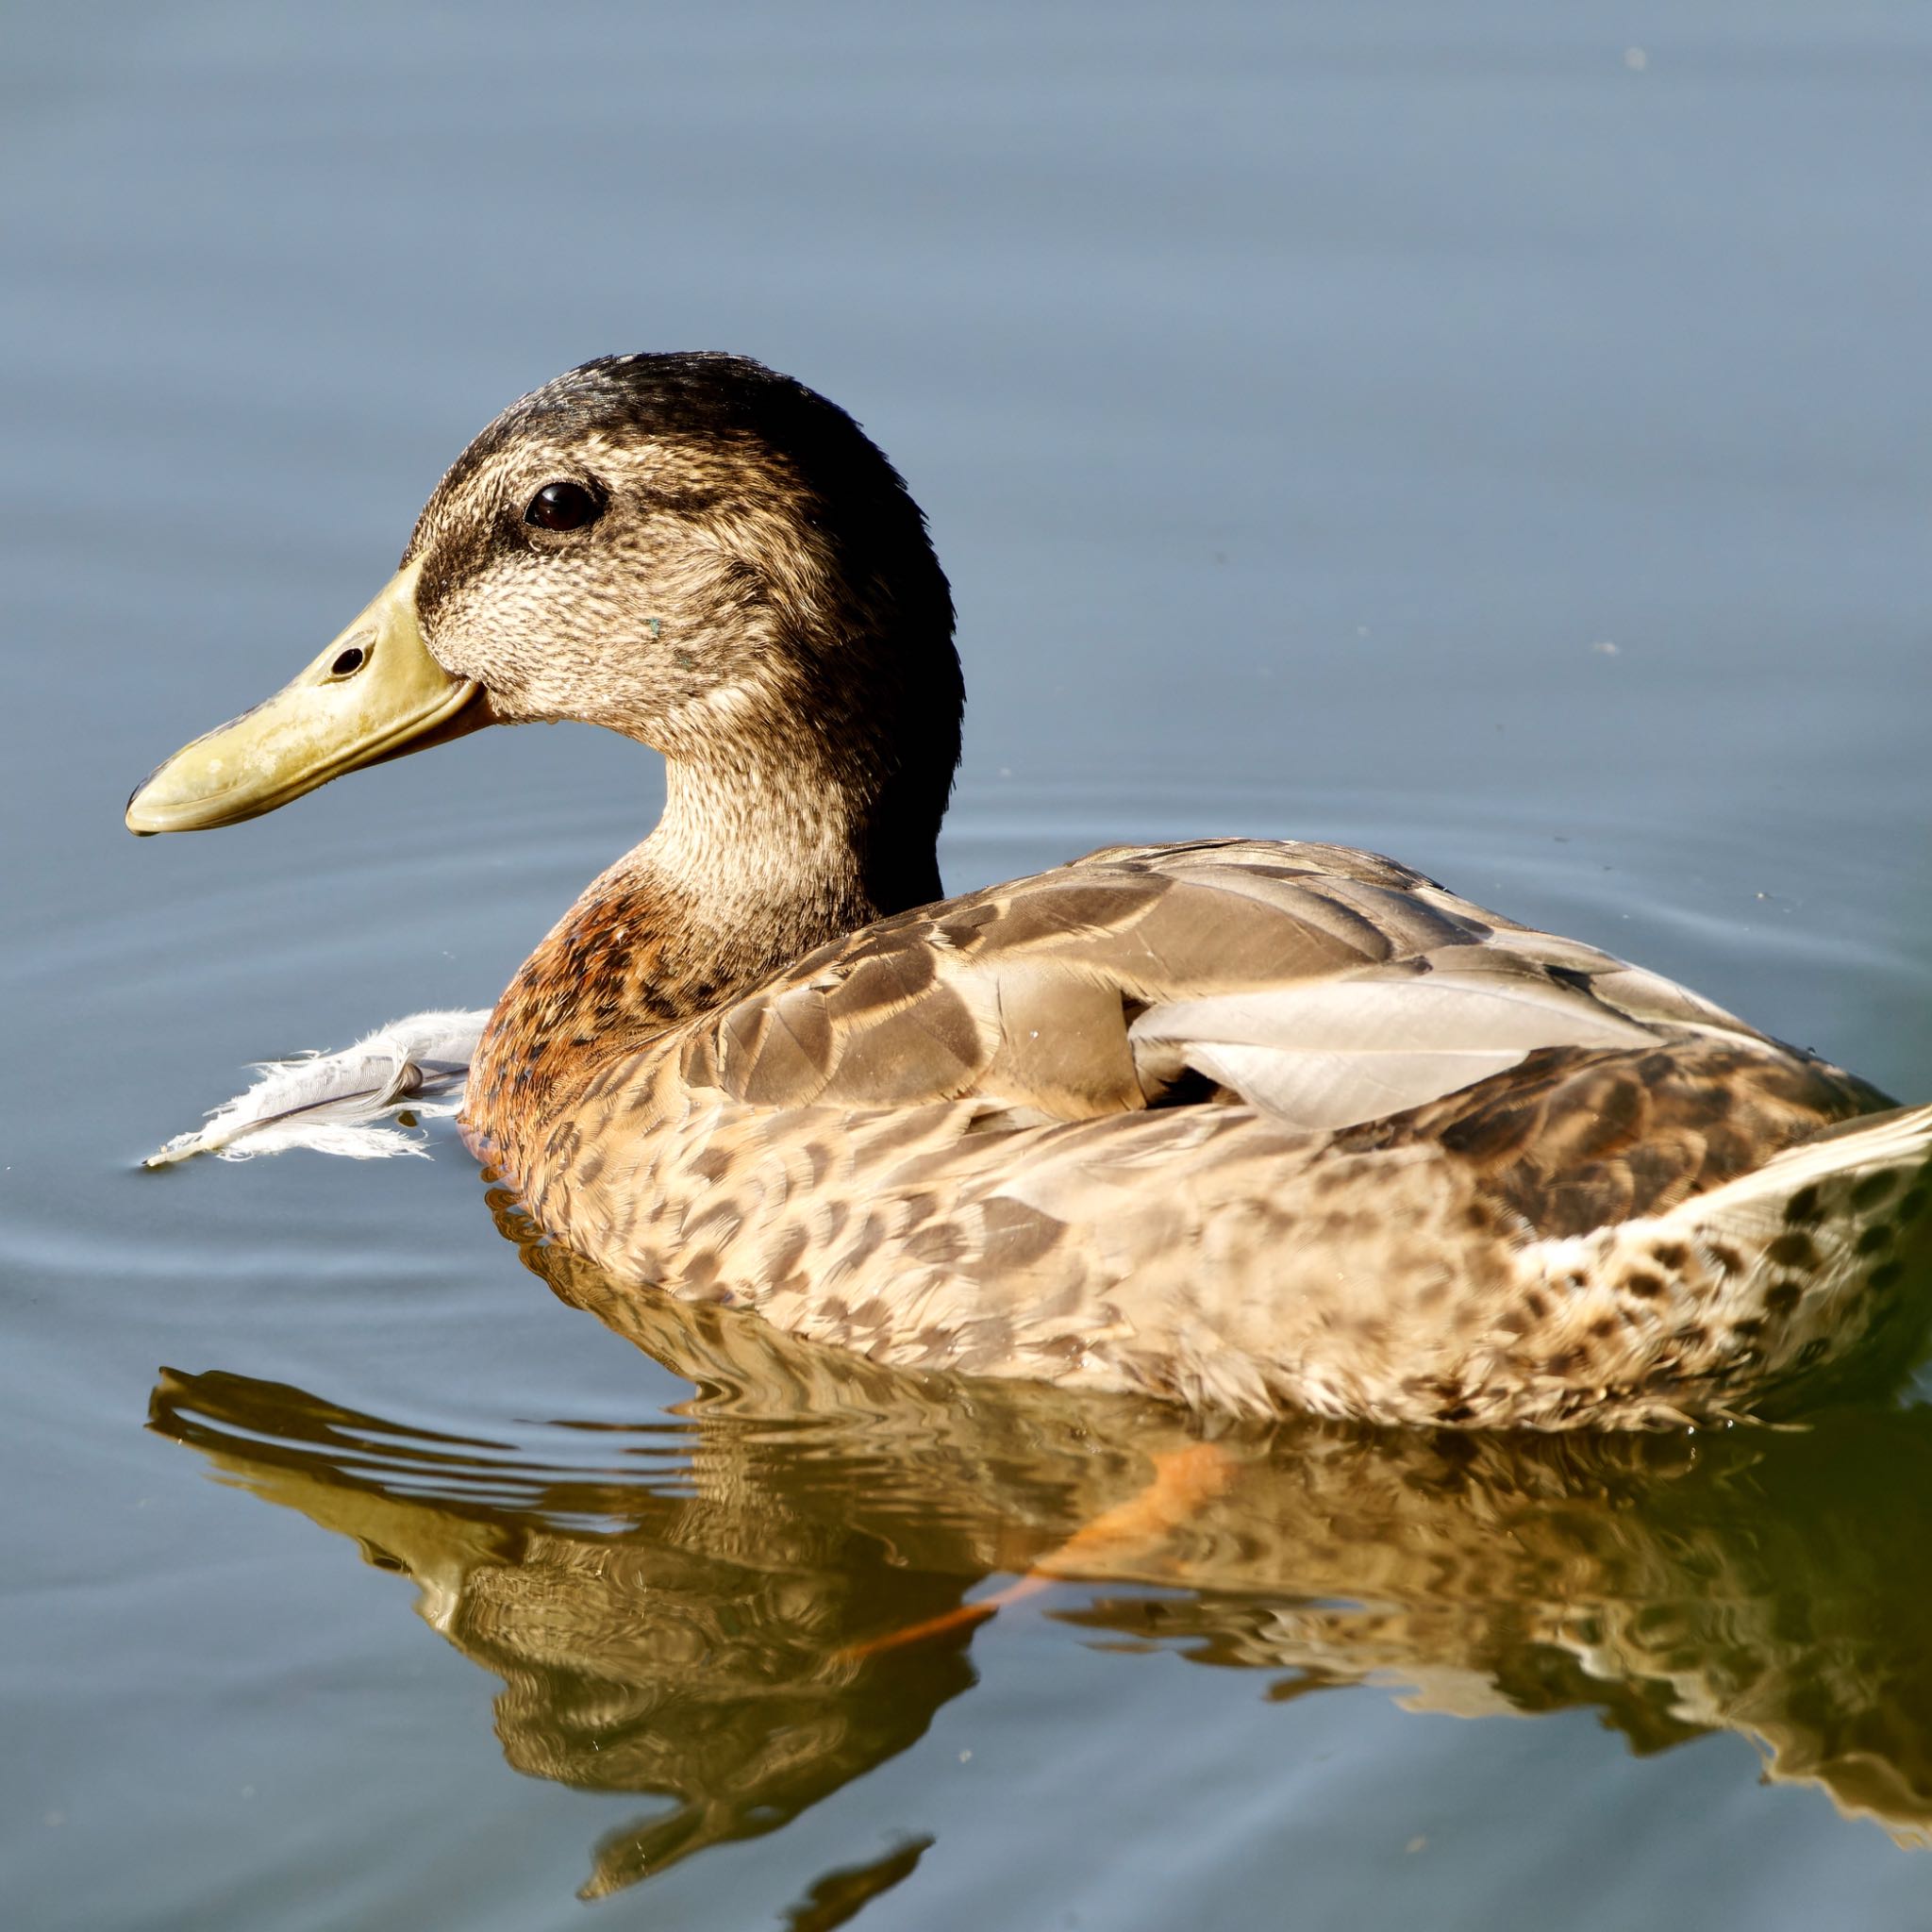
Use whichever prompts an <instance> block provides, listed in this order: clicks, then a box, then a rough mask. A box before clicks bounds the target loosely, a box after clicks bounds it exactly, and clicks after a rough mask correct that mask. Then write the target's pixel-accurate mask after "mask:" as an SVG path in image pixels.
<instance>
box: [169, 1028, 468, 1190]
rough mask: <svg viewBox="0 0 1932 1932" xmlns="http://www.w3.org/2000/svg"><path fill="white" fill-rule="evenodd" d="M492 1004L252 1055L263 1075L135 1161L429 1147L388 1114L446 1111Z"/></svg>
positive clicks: (385, 1152)
mask: <svg viewBox="0 0 1932 1932" xmlns="http://www.w3.org/2000/svg"><path fill="white" fill-rule="evenodd" d="M489 1018H490V1009H489V1008H487V1007H486V1008H478V1009H477V1010H475V1011H474V1012H437V1013H412V1014H410V1015H409V1017H408V1019H404V1020H395V1021H391V1023H390V1024H389V1025H387V1026H381V1027H378V1028H377V1029H376V1030H375V1032H374V1033H371V1034H369V1035H368V1036H367V1037H366V1038H365V1039H362V1040H358V1041H357V1042H356V1043H355V1045H353V1046H348V1047H344V1048H343V1049H342V1050H341V1052H340V1053H327V1054H324V1053H314V1054H303V1055H300V1056H298V1057H297V1058H293V1059H286V1060H263V1061H258V1062H257V1071H258V1072H259V1073H260V1074H261V1078H260V1079H259V1080H258V1081H257V1082H256V1083H255V1085H254V1086H253V1087H251V1088H249V1089H248V1091H246V1092H245V1093H240V1094H237V1095H236V1097H235V1098H234V1099H233V1100H230V1101H227V1102H225V1104H224V1105H223V1106H221V1107H218V1108H215V1109H214V1110H213V1111H212V1112H211V1113H210V1114H209V1115H208V1124H207V1125H206V1126H203V1127H199V1128H195V1129H193V1130H192V1131H190V1132H188V1133H185V1134H176V1135H175V1138H174V1139H173V1140H172V1141H167V1142H166V1143H165V1144H164V1145H162V1146H161V1147H158V1148H157V1149H156V1151H155V1152H154V1153H152V1154H150V1155H149V1156H148V1157H147V1158H146V1159H145V1160H144V1161H142V1166H143V1167H169V1166H172V1165H173V1164H174V1163H175V1161H177V1160H187V1159H189V1158H192V1156H194V1155H197V1154H216V1155H219V1156H220V1157H221V1158H223V1159H224V1160H248V1159H251V1158H253V1157H254V1156H256V1155H258V1154H279V1153H281V1152H283V1151H284V1150H285V1149H287V1148H290V1147H309V1148H313V1149H315V1150H316V1151H317V1152H319V1153H323V1154H341V1155H346V1156H347V1157H348V1158H351V1159H353V1160H374V1159H380V1158H384V1157H386V1156H390V1155H396V1154H418V1155H425V1156H426V1155H427V1152H428V1150H427V1149H426V1148H425V1146H424V1144H423V1142H422V1141H420V1140H419V1139H417V1138H416V1137H415V1136H414V1135H412V1134H410V1133H408V1132H407V1131H405V1130H404V1129H403V1128H402V1127H397V1126H391V1125H389V1124H388V1123H389V1122H391V1121H392V1120H394V1119H396V1118H397V1117H398V1116H399V1115H402V1114H404V1113H408V1114H409V1115H412V1116H413V1117H414V1118H415V1119H417V1120H437V1119H441V1118H444V1117H446V1116H448V1115H450V1114H454V1113H455V1112H456V1111H457V1109H458V1108H460V1107H461V1106H462V1104H463V1090H464V1086H465V1083H466V1082H467V1081H468V1079H469V1074H470V1062H471V1060H472V1058H474V1057H475V1051H476V1042H477V1041H478V1040H479V1039H480V1038H481V1036H482V1032H483V1028H484V1025H485V1024H486V1023H487V1022H488V1021H489Z"/></svg>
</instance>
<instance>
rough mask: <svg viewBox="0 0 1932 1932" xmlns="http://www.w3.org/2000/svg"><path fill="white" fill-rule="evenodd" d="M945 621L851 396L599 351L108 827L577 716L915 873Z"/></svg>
mask: <svg viewBox="0 0 1932 1932" xmlns="http://www.w3.org/2000/svg"><path fill="white" fill-rule="evenodd" d="M952 625H953V612H952V600H951V596H950V593H949V591H948V589H947V585H946V580H945V577H944V575H942V573H941V570H940V567H939V564H938V562H937V560H936V558H934V556H933V552H932V547H931V545H930V543H929V542H928V541H927V539H926V535H925V528H924V519H923V518H922V516H921V514H920V512H919V509H918V508H917V507H916V505H915V504H914V503H913V502H912V499H911V498H910V497H909V496H908V494H907V491H906V488H905V485H904V484H903V483H902V481H901V480H900V478H899V476H898V475H897V473H896V472H895V471H894V470H893V469H892V467H891V464H890V463H889V462H888V461H887V460H886V458H885V457H884V456H883V455H882V454H881V453H880V452H879V451H878V450H877V449H876V448H875V447H874V445H873V443H872V442H871V441H868V440H867V438H866V437H865V435H864V434H863V432H862V431H861V430H860V429H859V428H858V425H857V424H856V423H854V422H853V421H852V419H851V418H850V417H849V416H847V415H846V414H845V413H844V412H843V411H842V410H841V409H839V408H836V407H835V406H834V405H833V404H831V403H829V402H827V401H826V400H825V399H824V397H822V396H820V395H817V394H816V393H814V392H813V391H810V390H808V389H807V388H806V387H805V386H804V385H803V384H800V383H797V382H794V381H792V380H791V379H790V378H789V377H787V376H783V375H777V374H775V373H774V372H773V371H772V370H769V369H767V368H765V367H763V366H762V365H761V364H759V363H758V362H754V361H751V360H749V359H748V358H743V357H738V356H727V355H713V354H704V355H654V356H619V357H608V358H603V359H601V360H598V361H595V362H588V363H586V364H584V365H583V366H582V367H581V368H578V369H574V370H571V371H570V372H568V373H567V374H566V375H560V376H558V377H557V378H556V380H555V381H552V382H549V383H546V384H545V385H544V386H543V387H542V388H541V389H540V390H537V391H534V392H533V393H531V394H529V395H527V396H525V397H524V398H523V399H522V400H521V401H520V402H518V403H515V404H513V405H512V406H511V407H510V408H508V409H507V410H505V411H504V413H503V414H502V415H501V416H499V417H498V418H497V419H496V421H495V422H493V423H492V424H491V425H490V426H489V427H488V428H487V429H485V430H484V431H483V433H482V434H481V435H480V436H478V437H477V438H476V440H475V441H474V442H472V443H471V445H470V446H469V448H468V449H466V450H465V451H464V452H463V454H462V455H461V456H460V457H459V458H458V459H457V461H456V463H455V465H454V466H453V467H452V468H451V470H450V471H449V473H448V475H445V476H444V477H443V479H442V481H441V484H440V485H439V486H438V488H437V490H436V492H435V494H434V495H432V496H431V498H430V499H429V502H428V504H427V505H426V507H425V509H424V511H423V513H422V516H421V517H420V519H419V520H418V522H417V525H416V529H415V533H414V535H413V536H412V537H411V538H410V540H409V545H408V550H407V551H406V552H405V553H404V556H403V560H402V565H401V568H400V569H399V570H398V572H397V574H396V575H395V576H394V577H393V578H391V581H390V582H389V584H388V585H386V586H385V587H384V589H383V590H382V591H380V592H379V594H378V595H377V596H376V598H375V601H374V602H373V603H372V604H370V606H369V607H368V608H367V609H365V610H364V611H363V612H362V613H361V614H360V615H359V616H358V618H357V619H356V620H355V621H354V623H352V624H351V625H349V626H348V628H347V629H345V630H344V631H343V632H342V633H341V636H339V637H338V638H336V639H335V640H334V641H332V642H331V643H330V644H329V645H328V646H327V647H326V648H325V650H324V651H323V652H322V654H321V655H320V656H319V657H318V658H316V659H315V660H314V661H313V662H312V663H311V664H309V665H308V668H307V669H306V670H304V671H303V672H302V673H301V674H300V675H298V676H296V678H295V679H294V680H293V681H292V682H291V684H289V685H288V686H286V687H285V688H284V689H283V690H282V691H279V692H277V693H276V694H275V696H274V697H272V698H270V699H269V700H268V701H267V702H266V703H265V704H262V705H258V707H257V708H255V709H254V710H252V711H248V712H245V713H244V714H243V715H242V716H241V717H239V718H237V719H235V720H234V721H233V722H232V723H230V724H225V725H223V726H221V727H220V728H219V729H218V730H216V731H212V732H210V733H208V735H207V736H205V737H203V738H199V739H197V740H195V741H194V742H193V743H192V744H190V745H188V746H186V747H185V748H184V749H183V750H181V751H179V752H177V753H176V754H175V757H174V758H170V759H169V760H168V761H167V762H166V763H165V764H163V765H162V766H161V767H160V768H159V769H158V771H156V772H155V773H154V774H153V775H152V776H150V777H149V778H148V779H147V780H146V781H145V782H144V783H143V784H142V786H141V787H140V789H139V790H138V791H136V792H135V794H134V796H133V797H132V798H131V799H130V800H129V801H128V806H127V824H128V827H129V829H130V830H132V831H135V832H138V833H150V832H176V831H192V830H199V829H203V828H206V827H209V826H215V825H226V824H238V823H240V822H241V821H242V820H244V819H249V818H254V817H257V816H258V815H259V814H261V813H263V812H267V811H273V810H275V808H277V807H279V806H282V805H286V804H288V803H289V801H290V800H291V799H293V798H297V797H299V796H301V794H302V793H304V792H305V791H313V790H314V789H315V788H316V787H317V786H320V785H323V784H325V783H327V781H328V780H329V779H331V778H335V777H339V776H341V774H343V773H345V772H350V771H354V770H357V769H358V768H359V767H361V766H363V765H368V764H374V763H376V762H378V761H380V760H383V759H386V758H394V757H398V756H400V755H402V754H403V753H406V752H410V751H417V750H420V749H422V748H424V747H425V746H426V745H429V744H435V743H441V742H442V741H445V740H448V739H451V738H454V737H458V736H460V735H462V734H463V733H465V732H468V731H471V730H475V729H476V728H478V727H479V726H481V725H483V724H499V723H501V724H522V723H526V722H532V721H546V722H548V721H558V720H563V719H575V720H580V721H583V722H586V723H590V724H600V725H605V726H608V728H610V729H612V730H615V731H619V732H622V733H624V734H625V736H627V737H630V738H634V739H637V740H639V741H641V742H643V743H645V744H648V745H651V746H653V747H654V748H656V749H657V750H658V751H660V752H662V753H663V754H664V755H665V757H666V758H667V759H669V760H670V761H671V764H672V767H673V770H674V773H676V772H677V771H678V770H679V769H680V768H681V769H683V770H684V771H685V772H687V773H689V774H699V776H700V777H701V778H702V779H703V780H704V781H705V789H706V790H707V791H713V792H717V791H730V792H745V793H758V794H761V795H763V796H765V797H766V798H785V799H791V800H794V801H803V800H812V799H816V800H818V801H821V802H822V803H823V804H824V806H825V807H826V808H827V809H832V808H835V807H836V808H838V809H837V810H836V811H835V812H834V815H835V816H839V817H841V819H842V820H843V821H845V822H847V824H846V830H847V832H848V833H849V834H850V836H852V837H854V838H856V839H858V840H859V841H860V842H861V843H862V842H864V841H866V840H867V839H871V840H873V841H881V840H882V841H884V842H885V843H886V844H887V845H889V846H891V845H898V844H902V843H909V845H910V846H911V847H912V848H913V849H915V850H916V849H917V847H918V846H919V845H921V844H922V843H923V844H924V850H925V852H926V854H927V860H926V863H927V865H928V867H929V865H930V851H931V841H932V837H933V835H934V834H935V833H936V832H937V829H938V824H939V820H940V817H941V814H942V813H943V810H944V808H945V801H946V796H947V793H948V791H949V790H950V787H951V782H952V774H953V769H954V767H955V765H956V764H957V762H958V747H959V716H960V710H961V705H962V696H961V687H960V677H959V666H958V657H957V655H956V654H955V652H954V649H953V644H952ZM884 896H891V897H903V894H900V893H891V894H887V895H884Z"/></svg>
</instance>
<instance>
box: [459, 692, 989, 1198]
mask: <svg viewBox="0 0 1932 1932" xmlns="http://www.w3.org/2000/svg"><path fill="white" fill-rule="evenodd" d="M957 733H958V723H957V712H956V713H955V714H954V724H953V736H952V738H951V740H950V741H949V742H948V744H947V749H948V750H950V749H951V746H952V745H955V744H957V742H958V737H957ZM735 751H736V753H737V755H736V756H731V757H729V758H726V757H714V758H707V759H705V760H703V761H697V760H691V759H680V758H670V759H668V760H667V764H666V787H665V806H664V813H663V816H662V818H661V819H660V820H659V821H658V825H657V828H656V829H655V830H654V831H653V832H652V833H651V835H650V837H649V838H647V839H646V840H644V841H643V842H642V843H641V845H639V846H637V847H636V848H635V849H634V850H632V851H631V852H629V853H627V854H626V855H625V857H624V858H621V859H619V860H618V862H617V863H616V864H615V865H613V866H612V867H610V868H609V870H608V871H607V872H605V873H604V874H602V875H601V876H599V877H598V878H596V879H595V880H593V881H592V882H591V885H590V886H589V887H588V888H587V889H586V890H585V891H584V892H583V893H582V894H581V896H580V897H579V898H578V899H577V901H576V903H575V905H574V906H573V907H572V908H570V910H569V911H568V912H567V913H566V914H565V915H564V916H563V918H562V919H561V920H560V921H559V922H558V924H557V925H556V926H555V928H553V930H552V931H551V932H550V933H549V935H548V936H547V937H546V938H545V939H544V941H542V943H541V945H540V946H539V947H538V948H537V950H536V951H535V952H534V953H533V954H532V955H531V956H530V958H528V959H527V960H525V963H524V965H523V967H522V968H521V969H520V970H519V972H518V974H517V975H516V977H515V978H514V979H513V980H512V981H511V982H510V985H509V987H508V990H507V991H505V993H504V995H503V997H502V999H501V1000H500V1001H499V1002H498V1003H497V1007H496V1010H495V1013H494V1015H493V1016H492V1018H491V1024H490V1026H489V1029H488V1031H487V1032H486V1034H485V1036H484V1039H483V1041H482V1043H481V1046H480V1047H479V1050H478V1054H477V1058H476V1063H475V1068H474V1070H473V1074H472V1079H471V1089H470V1100H469V1103H468V1106H467V1107H466V1109H465V1111H466V1116H467V1118H468V1121H469V1123H470V1124H471V1126H472V1128H473V1129H474V1130H475V1134H476V1137H477V1139H478V1140H479V1141H480V1142H482V1143H483V1144H484V1145H485V1146H486V1147H487V1149H488V1150H489V1156H490V1158H492V1159H493V1160H496V1161H497V1162H499V1163H500V1164H502V1165H504V1166H506V1167H508V1169H509V1170H510V1171H511V1172H512V1173H515V1172H517V1171H518V1170H519V1169H520V1168H522V1167H523V1165H524V1163H523V1161H522V1160H521V1159H520V1158H519V1148H520V1147H526V1146H528V1145H531V1144H533V1143H534V1137H535V1135H536V1133H537V1131H538V1129H539V1128H540V1127H541V1124H543V1123H544V1122H546V1121H548V1120H550V1119H552V1118H554V1117H555V1115H556V1113H557V1112H558V1109H559V1108H561V1107H564V1106H567V1105H568V1104H569V1101H570V1097H571V1094H572V1093H573V1092H574V1091H575V1089H576V1087H577V1085H578V1084H579V1078H580V1076H588V1075H589V1074H591V1072H592V1071H594V1070H595V1069H596V1068H597V1067H599V1066H602V1065H606V1064H608V1061H609V1059H610V1058H611V1057H612V1055H613V1054H621V1053H624V1052H628V1051H631V1050H633V1049H635V1048H637V1047H639V1046H641V1045H643V1044H644V1043H645V1042H646V1041H649V1040H650V1039H651V1038H653V1037H654V1036H655V1035H657V1034H659V1033H661V1032H663V1031H664V1030H665V1029H666V1028H667V1027H670V1026H673V1025H675V1024H677V1023H678V1022H680V1021H683V1020H689V1019H692V1018H694V1017H696V1016H697V1015H699V1014H702V1013H705V1012H708V1011H711V1010H713V1009H715V1008H718V1007H721V1006H724V1005H727V1004H728V1003H729V1002H731V1001H732V1000H733V999H735V998H737V997H739V996H741V994H743V993H745V992H748V991H751V990H752V989H753V988H755V987H757V986H758V985H761V984H762V983H763V982H765V981H766V980H768V979H770V978H772V977H773V976H774V974H778V973H780V972H782V971H784V970H785V969H786V968H787V967H789V966H791V965H792V964H793V963H794V962H795V961H797V960H798V959H800V958H803V957H804V956H805V955H806V954H808V953H809V952H812V951H813V950H815V949H816V948H817V947H819V946H822V945H824V944H826V943H827V942H828V941H833V940H836V939H839V938H841V937H842V936H843V935H845V934H846V933H849V932H852V931H854V930H856V929H857V928H858V927H859V926H861V925H864V924H867V923H869V922H870V921H872V920H874V919H877V918H881V917H883V916H885V915H888V914H890V913H893V912H899V911H904V910H906V909H907V908H910V907H913V906H919V905H924V904H926V903H927V902H929V901H931V900H933V899H936V898H938V897H939V895H940V877H939V864H938V859H937V857H936V854H935V849H934V848H935V843H936V841H937V838H938V833H939V824H940V818H941V813H942V812H943V810H944V805H945V791H946V790H947V789H948V788H949V786H950V781H951V775H952V762H953V761H952V758H950V757H948V758H946V760H945V763H944V765H943V766H942V767H941V772H940V774H939V780H940V782H939V783H937V784H935V783H934V782H933V780H932V775H931V774H925V776H924V777H923V778H922V779H920V780H918V781H917V782H912V781H907V780H902V779H901V778H900V776H899V775H898V774H896V773H894V772H893V771H891V769H890V768H885V767H883V766H882V764H881V762H880V761H879V760H877V759H875V758H871V757H862V756H853V755H852V754H851V753H850V752H849V751H848V752H847V754H846V755H844V756H842V757H839V756H831V755H829V754H824V755H822V753H821V750H820V748H818V747H811V746H808V747H800V746H798V745H796V744H794V745H792V746H791V747H789V748H788V753H787V756H785V757H784V758H759V757H758V756H756V755H755V754H754V753H751V752H749V751H748V750H747V749H746V747H745V746H744V745H743V744H742V743H739V744H738V745H737V746H736V747H735Z"/></svg>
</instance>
